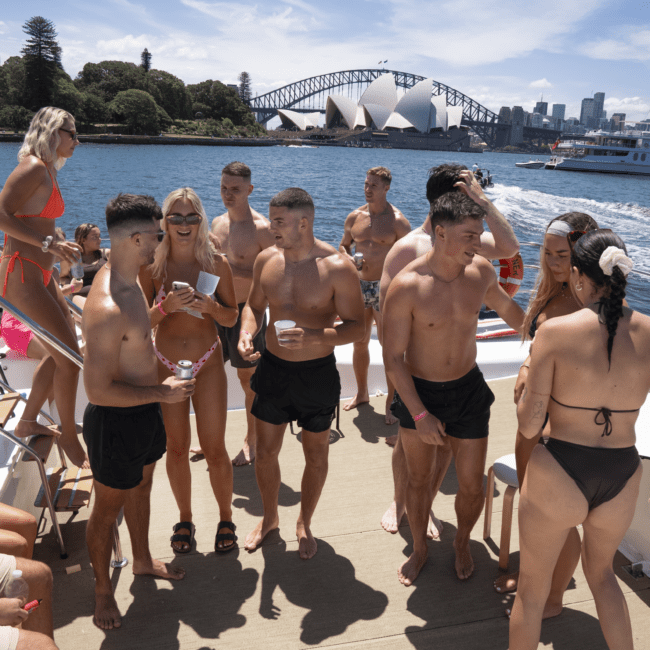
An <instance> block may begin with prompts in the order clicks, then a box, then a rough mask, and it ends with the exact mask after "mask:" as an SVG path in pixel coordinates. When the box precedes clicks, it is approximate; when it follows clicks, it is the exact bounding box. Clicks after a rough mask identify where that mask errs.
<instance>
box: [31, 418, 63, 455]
mask: <svg viewBox="0 0 650 650" xmlns="http://www.w3.org/2000/svg"><path fill="white" fill-rule="evenodd" d="M47 428H48V429H52V431H57V432H58V431H59V428H58V427H57V426H56V425H52V426H49V427H47ZM57 437H58V436H45V435H42V436H41V435H39V436H32V437H31V438H30V440H29V443H28V444H29V446H30V448H31V449H33V450H34V451H35V452H36V454H38V457H39V458H40V459H41V460H42V461H43V462H45V461H46V460H47V458H48V456H49V455H50V451H52V446H53V445H54V441H55V440H56V438H57ZM23 460H24V461H32V462H34V461H35V460H36V459H35V458H34V456H32V455H31V454H25V455H24V456H23Z"/></svg>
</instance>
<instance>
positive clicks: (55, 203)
mask: <svg viewBox="0 0 650 650" xmlns="http://www.w3.org/2000/svg"><path fill="white" fill-rule="evenodd" d="M47 173H48V174H50V170H49V169H48V170H47ZM50 179H51V180H52V194H50V198H49V199H48V200H47V204H46V205H45V207H44V208H43V210H42V211H41V213H40V214H16V215H14V216H15V217H16V218H17V219H24V218H25V217H41V218H42V219H58V218H59V217H62V216H63V213H64V212H65V204H64V203H63V197H62V196H61V192H60V190H59V187H58V185H57V184H56V183H55V182H54V178H53V177H52V174H50Z"/></svg>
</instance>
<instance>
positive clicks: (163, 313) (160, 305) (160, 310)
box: [158, 300, 167, 316]
mask: <svg viewBox="0 0 650 650" xmlns="http://www.w3.org/2000/svg"><path fill="white" fill-rule="evenodd" d="M158 311H159V312H160V313H161V314H162V315H163V316H167V312H166V311H165V310H164V309H163V308H162V300H161V301H160V302H159V303H158Z"/></svg>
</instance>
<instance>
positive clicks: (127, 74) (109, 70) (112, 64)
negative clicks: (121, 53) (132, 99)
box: [74, 61, 147, 104]
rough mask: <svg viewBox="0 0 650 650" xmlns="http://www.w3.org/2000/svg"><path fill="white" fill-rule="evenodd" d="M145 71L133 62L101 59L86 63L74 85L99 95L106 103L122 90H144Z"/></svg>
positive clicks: (83, 90)
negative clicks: (96, 61) (98, 61)
mask: <svg viewBox="0 0 650 650" xmlns="http://www.w3.org/2000/svg"><path fill="white" fill-rule="evenodd" d="M145 77H146V73H145V71H144V70H143V69H142V68H141V67H140V66H137V65H135V63H125V62H124V61H101V62H100V63H86V65H85V66H84V67H83V70H81V72H80V73H79V74H78V75H77V78H76V79H75V81H74V85H75V86H76V87H77V88H78V89H79V90H81V91H82V92H89V93H92V94H93V95H97V96H99V97H101V98H102V99H103V100H104V102H106V103H107V104H108V103H109V102H111V101H113V99H114V98H115V97H116V96H117V94H118V93H119V92H122V91H123V90H133V89H135V90H146V85H147V84H146V79H145Z"/></svg>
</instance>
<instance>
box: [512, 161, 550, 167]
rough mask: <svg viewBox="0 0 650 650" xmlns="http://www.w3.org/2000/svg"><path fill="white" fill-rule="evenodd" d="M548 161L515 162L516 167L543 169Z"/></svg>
mask: <svg viewBox="0 0 650 650" xmlns="http://www.w3.org/2000/svg"><path fill="white" fill-rule="evenodd" d="M545 164H546V163H545V162H544V161H543V160H539V159H538V160H532V159H531V160H529V161H528V162H518V163H515V167H521V168H523V169H541V168H542V167H544V165H545Z"/></svg>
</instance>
